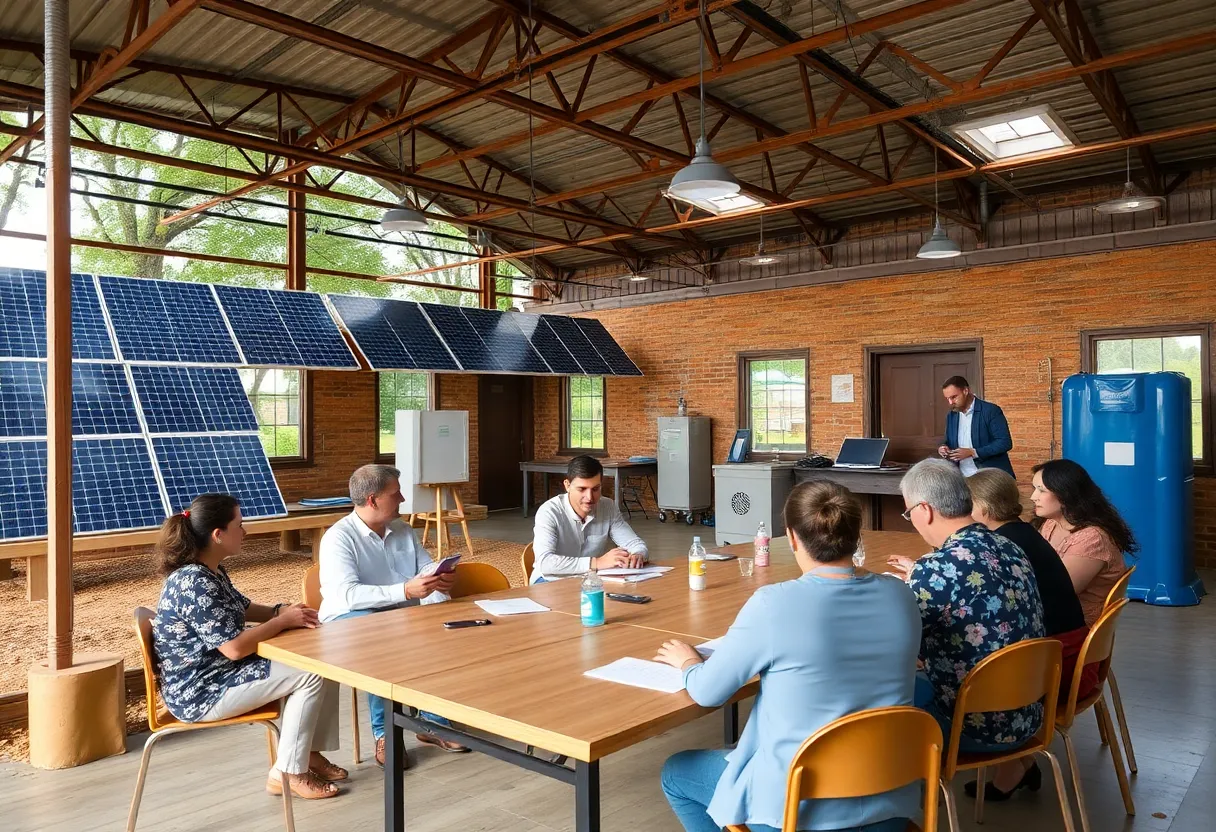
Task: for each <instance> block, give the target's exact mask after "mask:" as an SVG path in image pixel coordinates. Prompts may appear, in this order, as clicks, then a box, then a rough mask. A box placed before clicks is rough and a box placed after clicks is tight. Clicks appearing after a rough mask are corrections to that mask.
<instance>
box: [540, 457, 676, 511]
mask: <svg viewBox="0 0 1216 832" xmlns="http://www.w3.org/2000/svg"><path fill="white" fill-rule="evenodd" d="M600 464H601V465H603V466H604V476H605V477H611V478H612V500H613V502H615V503H616V510H617V511H620V510H621V483H622V482H623V479H622V478H623V477H628V476H634V475H636V476H645V477H646V478H647V481H648V482H649V478H650V477H656V476H658V474H659V464H658V463H657V462H632V461H630V460H628V459H601V460H600ZM569 467H570V460H568V459H533V460H530V461H528V462H521V463H519V470H520V471H522V472H523V475H524V517H527V516H528V510H529V509H530V508H531V507H532V506H531V501H532V475H533V474H542V475H544V477H543V478H544V483H545V487H544V492H545V494H544V499H542V500H541V502H542V503H543V502H544V501H545V500H547V499H549V475H550V474H561V475H562V476H565V474H566V470H567V469H568V468H569ZM650 488H651V491H652V492H653V491H654V486H651V487H650ZM655 499H656V500H657V499H658V496H657V495H656V496H655Z"/></svg>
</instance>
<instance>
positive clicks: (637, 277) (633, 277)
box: [629, 274, 650, 283]
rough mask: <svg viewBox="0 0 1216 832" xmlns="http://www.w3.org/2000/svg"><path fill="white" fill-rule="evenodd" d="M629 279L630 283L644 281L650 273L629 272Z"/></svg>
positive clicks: (648, 278) (648, 277)
mask: <svg viewBox="0 0 1216 832" xmlns="http://www.w3.org/2000/svg"><path fill="white" fill-rule="evenodd" d="M629 280H630V282H632V283H645V282H646V281H647V280H650V275H646V274H631V275H629Z"/></svg>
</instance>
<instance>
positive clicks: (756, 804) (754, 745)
mask: <svg viewBox="0 0 1216 832" xmlns="http://www.w3.org/2000/svg"><path fill="white" fill-rule="evenodd" d="M785 526H786V530H787V533H788V534H789V539H790V548H792V549H793V550H794V556H795V558H796V559H797V561H798V565H799V566H800V567H801V568H802V571H803V575H802V577H801V578H798V579H797V580H793V581H786V582H784V583H779V584H773V585H770V586H765V587H761V588H760V589H758V590H757V591H756V593H755V595H753V596H752V597H751V598H750V599H749V600H748V602H747V603H746V604H745V605H744V606H743V609H742V610H740V611H739V615H738V617H737V618H736V619H735V623H734V624H733V625H731V628H730V631H729V632H727V634H726V635H725V637H723V639H722V641H721V643H720V644H719V646H718V648H717V649H716V650H715V651H714V652H713V654H712V656H710V658H709V659H705V660H703V659H702V658H701V656H700V654H698V653H697V652H696V650H694V649H693V648H692V647H690V646H689V645H687V644H684V643H683V642H679V641H669V642H667V643H666V644H664V645H663V646H662V648H661V649H660V651H659V655H658V656H657V657H656V659H657V660H658V661H662V662H666V663H667V664H670V665H672V666H674V667H677V668H680V669H682V670H683V671H684V682H685V684H686V686H687V688H688V693H689V695H690V696H691V697H692V698H693V699H694V700H695V701H696V702H697V704H699V705H704V706H706V707H711V708H716V707H719V706H721V705H722V704H724V703H725V702H726V701H727V700H728V699H730V697H731V696H733V695H734V694H735V693H736V692H737V691H738V690H739V688H741V687H742V686H743V685H744V684H746V683H747V680H748V679H750V678H752V677H753V676H756V675H757V674H758V675H759V676H760V693H759V694H757V696H756V701H755V705H754V706H753V707H752V712H751V717H750V718H749V719H748V721H747V727H746V728H744V730H743V735H742V737H740V739H739V744H738V747H737V748H735V750H734V751H731V752H729V753H728V752H725V751H721V750H708V751H682V752H680V753H679V754H676V755H674V756H673V757H671V758H670V759H668V760H667V763H666V765H664V766H663V792H664V794H666V795H667V800H668V802H669V803H670V804H671V808H672V810H673V811H674V812H675V814H676V816H677V817H678V818H679V820H680V822H681V823H682V824H683V825H684V828H685V829H686V830H688V832H719V830H721V828H722V827H724V826H727V825H730V824H739V823H746V824H747V825H748V827H749V828H751V829H752V830H753V832H766V830H769V831H770V832H771V830H773V829H776V828H779V827H780V826H781V822H782V819H783V817H784V813H785V787H786V779H787V777H788V775H789V767H790V762H791V760H792V759H793V757H794V754H795V753H796V752H797V750H798V748H799V746H801V745H802V743H803V742H805V741H806V739H807V738H808V737H810V736H811V735H812V734H814V733H815V732H816V731H818V730H819V729H820V728H822V727H823V726H825V725H827V724H828V723H829V722H831V721H833V720H835V719H839V718H840V717H842V716H845V715H847V714H851V713H855V712H857V711H861V710H866V709H868V708H883V707H889V706H892V705H911V704H912V696H913V690H914V686H915V681H914V680H915V676H916V656H917V653H918V651H919V649H920V631H921V624H920V614H919V612H918V611H917V608H916V600H915V598H913V597H912V594H911V593H909V592H908V590H907V588H906V587H905V586H904V585H903V582H902V581H900V580H899V579H898V578H893V577H889V576H885V575H875V574H872V573H869V572H865V571H857V572H855V571H854V569H853V565H852V555H853V552H854V551H855V550H856V549H857V541H858V539H859V537H860V535H861V505H860V503H859V502H858V500H857V498H856V497H854V496H853V494H852V493H850V492H849V490H848V489H846V488H844V487H843V486H840V485H837V484H835V483H829V482H808V483H803V484H801V485H799V486H797V487H796V488H794V490H793V491H792V492H791V493H790V496H789V499H788V500H787V501H786V504H785ZM920 795H921V784H919V783H912V784H909V785H908V786H904V787H903V788H900V789H896V790H894V791H890V792H886V793H883V794H879V795H875V796H872V797H857V798H847V799H831V800H808V801H804V802H803V804H802V806H801V809H800V812H799V820H798V829H800V830H804V829H805V830H856V829H862V830H865V832H903V830H904V829H905V827H906V826H907V819H908V818H910V817H912V816H914V815H916V814H917V813H918V811H919V806H920Z"/></svg>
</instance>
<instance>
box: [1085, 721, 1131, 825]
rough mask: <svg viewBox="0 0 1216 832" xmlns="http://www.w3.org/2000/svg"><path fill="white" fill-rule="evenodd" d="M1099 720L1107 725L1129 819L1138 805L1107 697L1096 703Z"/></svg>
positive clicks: (1112, 755)
mask: <svg viewBox="0 0 1216 832" xmlns="http://www.w3.org/2000/svg"><path fill="white" fill-rule="evenodd" d="M1094 710H1095V711H1096V712H1097V715H1098V719H1099V720H1100V721H1101V722H1102V723H1103V724H1105V725H1106V733H1107V734H1109V735H1110V756H1111V759H1112V760H1113V761H1114V763H1115V777H1117V778H1119V793H1120V794H1121V795H1123V808H1124V809H1125V810H1126V811H1127V814H1128V816H1129V817H1134V816H1135V814H1136V804H1135V802H1133V800H1132V788H1131V784H1129V783H1128V782H1127V771H1126V770H1125V769H1124V768H1123V752H1122V751H1121V750H1120V749H1119V738H1118V737H1117V736H1115V726H1114V723H1112V722H1111V719H1110V710H1109V709H1108V708H1107V707H1106V697H1102V698H1101V699H1099V700H1098V701H1097V702H1095V703H1094Z"/></svg>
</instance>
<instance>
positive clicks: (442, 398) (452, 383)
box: [436, 375, 479, 533]
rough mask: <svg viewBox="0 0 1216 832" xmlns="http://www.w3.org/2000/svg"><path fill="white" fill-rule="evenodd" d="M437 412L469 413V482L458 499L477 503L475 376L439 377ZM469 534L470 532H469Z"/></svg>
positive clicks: (462, 488) (461, 489)
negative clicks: (457, 411) (455, 411)
mask: <svg viewBox="0 0 1216 832" xmlns="http://www.w3.org/2000/svg"><path fill="white" fill-rule="evenodd" d="M438 378H439V398H438V401H437V402H436V407H437V409H439V410H467V411H469V482H468V483H467V484H466V485H464V486H462V487H461V488H460V499H462V500H464V501H465V502H466V503H476V502H478V495H477V491H478V479H477V469H478V463H479V460H478V457H477V378H478V377H477V376H475V375H468V376H466V375H442V376H439V377H438ZM470 533H471V532H470Z"/></svg>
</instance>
